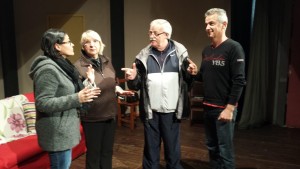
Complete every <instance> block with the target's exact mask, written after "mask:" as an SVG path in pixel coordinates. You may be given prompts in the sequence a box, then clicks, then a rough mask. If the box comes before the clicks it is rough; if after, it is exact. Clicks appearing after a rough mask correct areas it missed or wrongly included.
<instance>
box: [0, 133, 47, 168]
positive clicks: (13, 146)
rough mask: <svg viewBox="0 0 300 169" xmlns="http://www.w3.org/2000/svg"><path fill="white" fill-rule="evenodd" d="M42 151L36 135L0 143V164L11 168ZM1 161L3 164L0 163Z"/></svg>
mask: <svg viewBox="0 0 300 169" xmlns="http://www.w3.org/2000/svg"><path fill="white" fill-rule="evenodd" d="M40 153H43V151H42V149H41V148H40V147H39V145H38V142H37V136H36V135H33V136H28V137H25V138H22V139H19V140H15V141H12V142H8V143H6V144H1V145H0V166H1V167H2V166H5V167H7V168H11V167H13V166H14V165H16V164H18V163H20V162H22V161H24V160H27V159H29V158H32V157H33V156H36V155H37V154H40ZM1 163H3V164H1Z"/></svg>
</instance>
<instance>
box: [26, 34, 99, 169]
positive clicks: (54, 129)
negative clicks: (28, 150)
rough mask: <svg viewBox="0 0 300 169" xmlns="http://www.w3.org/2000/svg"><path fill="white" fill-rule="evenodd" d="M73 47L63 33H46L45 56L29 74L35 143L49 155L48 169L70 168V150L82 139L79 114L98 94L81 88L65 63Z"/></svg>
mask: <svg viewBox="0 0 300 169" xmlns="http://www.w3.org/2000/svg"><path fill="white" fill-rule="evenodd" d="M73 46H74V44H73V43H72V42H71V40H70V38H69V36H68V34H66V33H65V32H63V31H61V30H57V29H49V30H47V31H46V32H45V33H44V35H43V37H42V42H41V49H42V51H43V52H44V55H42V56H38V57H37V58H35V60H34V61H33V63H32V65H31V68H30V73H29V76H30V78H31V79H33V83H34V96H35V106H36V111H37V119H36V131H37V136H38V143H39V145H40V146H41V148H42V149H43V150H45V151H47V152H48V154H49V158H50V166H51V169H68V168H69V167H70V165H71V160H72V148H73V147H74V146H76V145H77V144H78V143H79V141H80V139H81V137H80V130H79V127H80V120H79V115H78V114H79V113H78V111H79V110H80V109H85V107H86V106H84V105H85V104H84V103H87V102H92V101H93V99H94V98H96V97H97V95H99V94H100V89H99V88H93V89H88V88H84V86H83V84H82V82H81V80H80V79H79V73H78V71H77V70H76V68H75V67H74V66H73V65H72V63H71V62H70V61H69V60H68V59H67V57H69V56H71V55H74V50H73ZM88 71H92V70H91V69H89V70H88Z"/></svg>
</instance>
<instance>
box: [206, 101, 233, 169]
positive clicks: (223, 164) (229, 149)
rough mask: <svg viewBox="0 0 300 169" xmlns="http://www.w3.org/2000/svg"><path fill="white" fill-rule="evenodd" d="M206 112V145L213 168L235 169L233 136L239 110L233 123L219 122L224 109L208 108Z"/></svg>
mask: <svg viewBox="0 0 300 169" xmlns="http://www.w3.org/2000/svg"><path fill="white" fill-rule="evenodd" d="M204 111H205V112H204V127H205V135H206V145H207V148H208V152H209V159H210V166H211V168H212V169H234V168H235V160H234V148H233V134H234V125H235V118H236V114H237V110H236V109H235V110H234V112H233V120H232V121H231V122H222V121H219V120H218V117H219V115H220V113H221V112H222V111H223V109H222V108H211V107H207V106H206V107H205V109H204Z"/></svg>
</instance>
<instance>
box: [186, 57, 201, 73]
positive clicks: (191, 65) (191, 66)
mask: <svg viewBox="0 0 300 169" xmlns="http://www.w3.org/2000/svg"><path fill="white" fill-rule="evenodd" d="M187 60H188V62H189V67H188V68H187V71H188V72H189V73H190V74H191V75H196V74H197V72H198V68H197V65H196V64H195V63H194V62H193V61H192V60H191V59H189V58H187Z"/></svg>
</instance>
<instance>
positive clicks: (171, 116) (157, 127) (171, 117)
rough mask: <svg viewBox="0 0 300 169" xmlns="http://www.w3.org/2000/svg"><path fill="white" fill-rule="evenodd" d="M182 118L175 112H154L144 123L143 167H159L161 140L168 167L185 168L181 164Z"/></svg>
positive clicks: (153, 168) (173, 168) (149, 168)
mask: <svg viewBox="0 0 300 169" xmlns="http://www.w3.org/2000/svg"><path fill="white" fill-rule="evenodd" d="M179 129H180V120H177V119H176V117H175V113H158V112H153V119H150V120H148V121H147V122H145V123H144V137H145V145H144V157H143V169H159V168H160V165H159V161H160V148H161V141H163V145H164V155H165V160H166V169H183V168H182V166H181V164H180V153H181V152H180V137H179V136H180V133H179Z"/></svg>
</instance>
